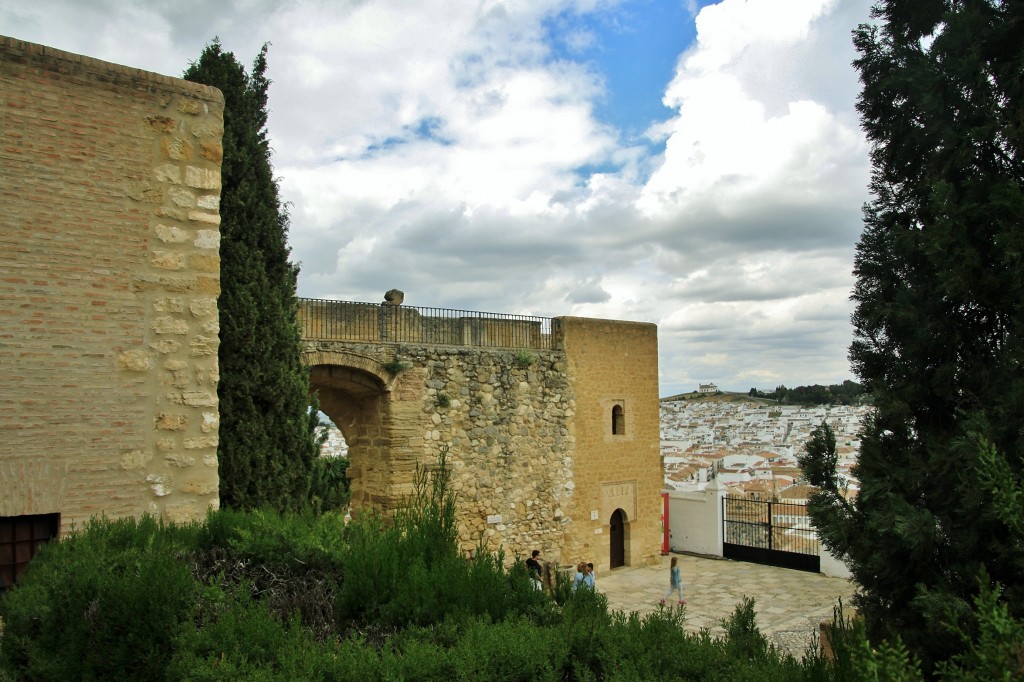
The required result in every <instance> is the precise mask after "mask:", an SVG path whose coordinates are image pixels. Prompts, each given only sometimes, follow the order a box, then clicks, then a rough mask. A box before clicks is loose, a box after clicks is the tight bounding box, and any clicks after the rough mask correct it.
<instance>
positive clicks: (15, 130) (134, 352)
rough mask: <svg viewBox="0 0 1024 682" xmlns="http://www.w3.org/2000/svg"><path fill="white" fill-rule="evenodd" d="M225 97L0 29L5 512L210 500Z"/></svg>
mask: <svg viewBox="0 0 1024 682" xmlns="http://www.w3.org/2000/svg"><path fill="white" fill-rule="evenodd" d="M223 109H224V103H223V97H222V95H221V94H220V92H219V91H218V90H216V89H214V88H210V87H206V86H201V85H197V84H193V83H189V82H186V81H183V80H180V79H177V78H171V77H167V76H161V75H158V74H154V73H148V72H145V71H140V70H137V69H132V68H128V67H124V66H119V65H116V64H110V63H106V62H102V61H99V60H96V59H92V58H89V57H83V56H80V55H75V54H70V53H66V52H61V51H59V50H55V49H52V48H49V47H43V46H40V45H34V44H31V43H25V42H22V41H18V40H15V39H12V38H7V37H3V36H0V367H2V371H0V516H20V515H25V514H50V513H55V512H59V513H60V514H61V527H62V531H67V530H68V529H70V528H71V527H73V526H76V525H78V526H81V524H83V523H84V522H85V521H86V520H87V519H88V518H89V517H91V516H95V515H100V514H103V515H106V516H108V517H119V516H138V515H140V514H142V513H152V514H156V515H158V516H162V517H163V518H165V519H168V520H172V521H185V520H189V519H195V518H199V517H201V516H202V515H204V514H205V512H206V510H207V509H209V508H211V507H215V506H216V505H217V499H218V484H217V481H218V479H217V457H216V453H217V433H218V412H217V381H218V369H217V350H218V313H217V296H218V294H219V291H220V259H219V255H218V254H219V243H220V233H219V224H220V217H219V204H220V164H221V156H222V149H221V134H222V128H223Z"/></svg>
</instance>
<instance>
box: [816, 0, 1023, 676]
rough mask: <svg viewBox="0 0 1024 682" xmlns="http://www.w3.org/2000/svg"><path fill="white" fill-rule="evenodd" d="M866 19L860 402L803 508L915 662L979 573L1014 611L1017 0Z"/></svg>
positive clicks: (856, 345) (874, 619)
mask: <svg viewBox="0 0 1024 682" xmlns="http://www.w3.org/2000/svg"><path fill="white" fill-rule="evenodd" d="M874 17H875V19H877V20H878V21H877V23H876V24H871V25H862V26H860V27H859V28H858V29H857V30H856V31H855V32H854V43H855V45H856V48H857V50H858V53H859V56H858V59H857V60H856V62H855V65H856V67H857V68H858V70H859V71H860V78H861V83H862V86H863V89H862V92H861V95H860V98H859V100H858V105H857V108H858V111H859V112H860V114H861V119H862V124H863V127H864V130H865V132H866V134H867V137H868V140H869V141H870V143H871V149H872V151H871V159H872V164H873V173H872V179H871V186H870V187H871V192H872V199H871V201H870V202H869V203H868V204H867V205H866V206H865V210H864V231H863V234H862V236H861V239H860V242H859V244H858V246H857V255H856V262H855V269H854V272H855V275H856V285H855V288H854V293H853V299H854V301H855V302H856V310H855V313H854V315H853V323H854V327H855V336H854V341H853V344H852V345H851V347H850V359H851V362H852V364H853V367H854V370H855V372H856V373H857V375H858V376H859V377H860V379H861V380H862V382H863V383H864V386H865V389H866V390H867V391H868V392H869V393H870V394H871V398H872V401H873V403H874V405H875V407H876V412H875V413H874V415H873V416H872V417H871V418H869V420H868V422H867V423H866V425H865V427H864V432H863V437H862V443H861V451H860V461H859V466H858V468H857V471H856V475H857V477H858V479H859V480H860V484H861V489H860V494H859V496H858V498H857V500H856V503H855V504H854V506H853V507H852V508H850V509H846V508H844V507H843V506H842V505H841V503H840V502H839V501H838V500H832V501H831V503H830V504H829V505H827V507H826V508H825V509H819V510H818V513H814V511H813V510H812V518H814V520H815V523H816V525H818V528H819V531H820V533H821V535H822V538H823V540H824V542H825V543H826V545H828V546H829V547H830V548H832V549H833V550H834V551H837V552H838V553H839V554H840V555H842V556H843V557H844V558H846V559H847V560H848V563H849V565H850V567H851V570H852V572H853V575H854V579H855V580H856V581H857V582H858V583H859V585H860V591H859V594H858V597H857V600H856V605H857V607H858V609H859V610H860V612H861V613H862V614H864V615H865V617H866V619H867V623H868V627H869V631H870V632H871V634H872V635H873V636H878V635H879V634H882V633H883V632H886V631H890V632H900V633H902V634H903V637H904V639H905V641H906V642H907V644H908V646H909V647H910V648H911V650H912V651H914V652H916V653H917V654H919V655H920V656H921V657H922V660H923V662H924V664H925V667H926V669H928V668H929V667H930V666H931V665H932V664H933V662H934V661H935V660H938V659H940V658H943V657H945V656H947V655H948V654H949V653H950V652H951V651H955V650H956V649H957V646H958V642H959V640H958V639H957V638H956V637H955V636H954V635H953V633H952V632H951V631H950V630H949V629H948V628H944V627H940V626H938V625H937V624H938V623H939V622H941V620H942V619H941V618H940V616H941V615H942V614H953V615H954V616H961V617H962V616H963V615H964V614H967V613H969V611H970V604H971V602H972V600H973V597H974V595H976V594H977V593H978V577H979V576H980V575H982V574H983V573H984V574H985V575H987V576H989V579H990V580H993V581H998V582H999V583H1001V584H1002V585H1003V586H1004V588H1005V592H1004V594H1003V598H1004V599H1005V600H1006V603H1007V604H1008V605H1009V606H1010V610H1011V612H1012V614H1013V615H1015V616H1018V617H1019V616H1020V615H1021V614H1022V613H1024V598H1022V597H1024V542H1022V539H1024V536H1022V535H1021V532H1020V531H1021V528H1020V524H1019V523H1014V522H1013V520H1012V519H1011V518H1010V517H1009V516H1007V513H1006V511H1007V510H1009V509H1019V507H1020V504H1019V498H1017V497H1015V496H1014V495H1013V494H1012V492H1013V490H1019V473H1018V472H1019V471H1020V468H1021V464H1022V463H1024V462H1022V454H1024V453H1022V445H1024V441H1022V437H1024V434H1022V431H1021V425H1022V424H1024V362H1022V361H1024V345H1022V344H1024V333H1022V332H1024V194H1022V191H1021V183H1022V179H1024V158H1022V155H1021V146H1022V143H1024V114H1022V112H1024V96H1022V94H1024V92H1022V91H1024V76H1022V74H1024V40H1022V39H1021V36H1022V35H1024V3H1022V2H1020V1H1019V0H1006V1H1003V0H884V1H882V2H879V4H878V5H876V7H875V10H874ZM814 459H816V460H820V457H816V458H814ZM994 463H995V464H998V465H999V467H1000V471H1002V472H1003V474H1004V475H1005V476H1006V477H1009V478H1008V479H1000V480H993V479H992V478H991V477H986V476H985V475H984V474H985V471H986V470H987V469H991V468H992V467H993V466H995V464H994ZM999 486H1001V488H999V491H1001V495H1000V496H998V497H994V493H995V492H999V491H997V490H996V488H997V487H999ZM994 499H999V500H1001V506H1000V505H997V504H994V502H993V501H994Z"/></svg>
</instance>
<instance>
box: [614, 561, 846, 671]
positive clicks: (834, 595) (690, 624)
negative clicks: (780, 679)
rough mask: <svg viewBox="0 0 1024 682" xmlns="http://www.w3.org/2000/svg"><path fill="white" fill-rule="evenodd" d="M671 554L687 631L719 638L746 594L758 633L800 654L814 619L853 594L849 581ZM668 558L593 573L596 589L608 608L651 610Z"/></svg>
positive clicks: (663, 586)
mask: <svg viewBox="0 0 1024 682" xmlns="http://www.w3.org/2000/svg"><path fill="white" fill-rule="evenodd" d="M674 556H676V557H677V558H678V559H679V567H680V570H681V571H682V574H683V597H684V598H685V599H686V602H687V603H686V607H685V608H686V615H685V621H684V627H685V629H686V630H687V631H691V632H698V631H699V630H701V629H702V628H707V629H708V630H710V631H711V634H712V635H714V636H721V635H722V634H724V630H723V628H722V626H721V621H722V620H723V619H724V618H727V617H729V616H731V615H732V613H733V611H734V610H735V608H736V605H737V604H739V603H740V602H741V601H742V599H743V597H745V596H746V597H750V598H752V599H754V610H755V612H756V614H757V626H758V628H760V630H761V632H762V633H764V634H765V636H767V637H768V640H769V641H771V642H774V643H775V644H776V645H777V646H779V647H780V648H782V649H784V650H785V651H787V652H789V653H790V654H792V655H794V656H802V655H803V654H804V652H805V651H806V649H807V647H808V646H809V645H810V644H811V642H812V640H813V638H814V637H815V635H816V633H817V631H818V625H819V623H821V622H829V623H831V622H832V609H833V607H835V605H836V604H837V603H838V601H839V599H840V598H841V599H842V602H843V605H844V608H846V607H848V606H849V604H850V597H852V596H853V592H854V584H853V583H852V582H850V581H849V580H846V579H842V578H829V577H826V576H824V575H821V574H820V573H808V572H806V571H796V570H792V569H786V568H774V567H771V566H761V565H759V564H751V563H746V562H742V561H732V560H729V559H715V558H706V557H697V556H691V555H687V554H676V555H674ZM669 560H670V557H667V556H666V557H662V558H661V565H660V566H650V567H643V568H620V569H615V570H613V571H611V572H608V573H605V574H603V575H598V576H597V589H598V591H599V592H601V593H603V594H604V595H605V596H606V597H607V598H608V606H609V608H610V609H612V610H616V611H623V612H625V613H630V612H636V613H639V614H641V615H643V614H645V613H650V612H652V611H656V610H658V608H660V605H659V600H660V599H661V597H662V596H663V595H664V594H665V591H666V590H668V587H669Z"/></svg>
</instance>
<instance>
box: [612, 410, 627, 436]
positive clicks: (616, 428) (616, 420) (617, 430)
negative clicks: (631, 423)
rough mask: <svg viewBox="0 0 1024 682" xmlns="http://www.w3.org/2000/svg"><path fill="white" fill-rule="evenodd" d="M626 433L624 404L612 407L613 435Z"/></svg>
mask: <svg viewBox="0 0 1024 682" xmlns="http://www.w3.org/2000/svg"><path fill="white" fill-rule="evenodd" d="M625 433H626V413H625V411H624V410H623V409H622V405H615V406H613V407H612V435H613V436H622V435H625Z"/></svg>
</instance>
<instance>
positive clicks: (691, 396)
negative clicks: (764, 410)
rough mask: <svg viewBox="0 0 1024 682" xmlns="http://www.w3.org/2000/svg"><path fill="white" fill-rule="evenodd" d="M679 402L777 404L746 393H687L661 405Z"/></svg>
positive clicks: (675, 396) (680, 394) (664, 399)
mask: <svg viewBox="0 0 1024 682" xmlns="http://www.w3.org/2000/svg"><path fill="white" fill-rule="evenodd" d="M680 400H692V401H696V402H706V403H761V404H762V405H777V404H778V403H777V402H776V401H774V400H768V399H767V398H755V397H752V396H751V395H750V394H748V393H730V392H728V391H719V392H718V393H697V391H690V392H689V393H678V394H676V395H670V396H667V397H665V398H662V399H661V402H663V403H669V402H676V401H680Z"/></svg>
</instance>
